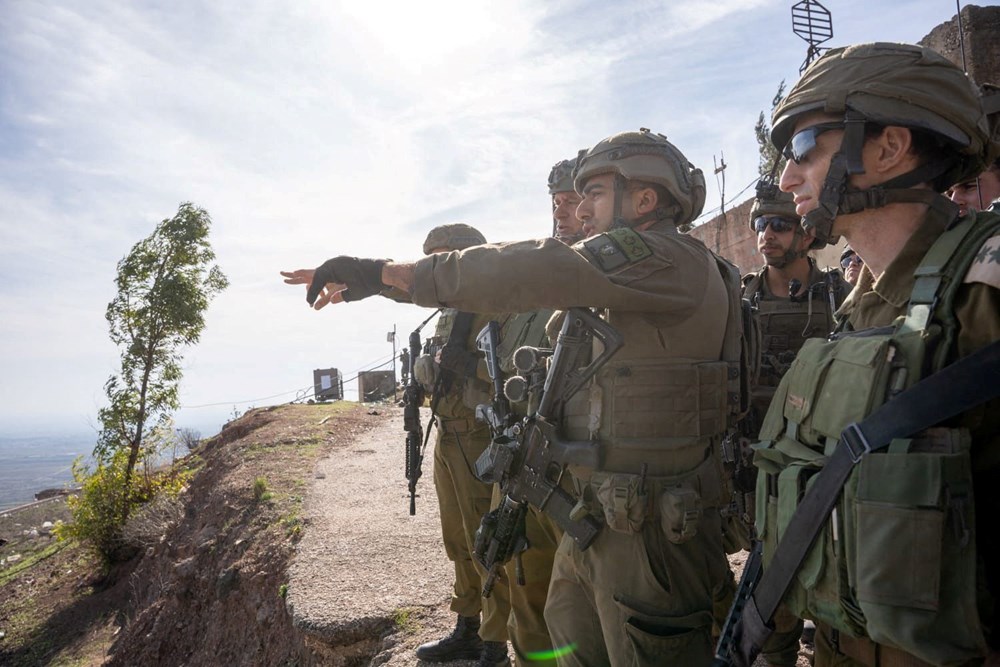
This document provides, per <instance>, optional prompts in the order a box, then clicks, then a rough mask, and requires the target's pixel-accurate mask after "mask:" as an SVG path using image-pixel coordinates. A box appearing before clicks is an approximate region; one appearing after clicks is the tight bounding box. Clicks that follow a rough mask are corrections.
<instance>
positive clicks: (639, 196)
mask: <svg viewBox="0 0 1000 667" xmlns="http://www.w3.org/2000/svg"><path fill="white" fill-rule="evenodd" d="M632 201H633V203H634V205H635V212H636V214H637V215H644V214H646V213H651V212H653V211H655V210H656V207H657V206H661V205H666V204H667V202H661V201H659V197H658V196H657V194H656V190H654V189H653V188H639V189H637V190H635V192H634V194H633V200H632Z"/></svg>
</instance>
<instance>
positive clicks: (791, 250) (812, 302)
mask: <svg viewBox="0 0 1000 667" xmlns="http://www.w3.org/2000/svg"><path fill="white" fill-rule="evenodd" d="M750 228H751V229H753V230H754V231H755V232H756V233H757V249H758V250H759V251H760V254H761V255H762V256H763V257H764V267H763V268H762V269H760V271H757V272H756V273H748V274H747V275H746V276H744V277H743V296H744V298H746V299H749V300H750V303H751V304H752V306H753V313H754V317H755V318H756V319H757V323H758V327H759V329H760V340H761V345H760V348H761V364H760V373H759V376H758V381H757V384H755V385H754V387H753V394H752V397H753V400H752V405H751V410H750V414H749V415H748V416H747V419H746V420H745V421H744V422H743V424H742V428H743V432H744V434H745V435H746V436H747V437H748V439H749V440H750V441H756V440H757V433H758V431H759V430H760V424H761V420H762V418H763V416H764V413H766V412H767V406H768V405H770V403H771V398H772V397H773V396H774V390H775V388H776V387H777V386H778V382H779V381H780V380H781V377H782V376H783V375H784V374H785V371H787V370H788V367H789V365H791V362H792V359H794V358H795V353H796V352H798V351H799V348H801V347H802V344H803V343H804V342H805V340H806V339H807V338H812V337H815V336H826V335H827V334H828V333H830V332H831V331H833V328H834V324H835V323H834V319H833V314H834V312H835V311H836V310H837V308H839V307H840V304H841V303H843V301H844V297H846V296H847V292H848V289H847V287H846V284H845V283H844V281H843V279H842V278H841V276H840V273H839V272H837V271H823V270H821V269H820V268H819V267H818V266H816V261H815V260H813V259H812V258H811V257H809V248H810V247H811V246H812V245H813V243H814V242H815V240H816V239H815V237H814V236H813V235H812V234H809V233H806V231H805V230H804V229H803V228H802V226H801V225H800V224H799V216H798V214H796V212H795V203H794V202H793V201H792V196H791V195H789V194H787V193H783V192H778V191H777V190H776V188H774V186H773V185H771V187H770V188H767V187H766V186H765V187H762V188H760V189H759V191H758V195H757V199H756V200H755V201H754V205H753V208H751V209H750ZM727 611H728V610H727ZM775 624H776V629H775V635H774V636H773V637H772V639H771V641H770V642H769V643H768V645H767V646H766V647H765V650H764V657H765V658H766V659H767V662H768V664H769V665H773V666H775V667H786V666H787V667H794V666H795V663H796V662H797V660H798V652H799V637H800V636H801V635H802V628H803V624H802V621H801V620H800V619H798V618H796V617H794V616H792V615H791V614H790V613H788V612H787V611H784V610H783V611H782V612H781V613H779V614H778V616H777V617H776V619H775Z"/></svg>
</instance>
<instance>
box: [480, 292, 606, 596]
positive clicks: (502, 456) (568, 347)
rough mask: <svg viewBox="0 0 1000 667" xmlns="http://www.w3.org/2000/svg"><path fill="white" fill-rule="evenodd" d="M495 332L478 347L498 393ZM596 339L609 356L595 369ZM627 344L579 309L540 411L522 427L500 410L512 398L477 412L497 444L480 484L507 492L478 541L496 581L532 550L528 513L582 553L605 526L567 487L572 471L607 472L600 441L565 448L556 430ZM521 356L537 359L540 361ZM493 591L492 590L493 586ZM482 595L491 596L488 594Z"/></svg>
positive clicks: (562, 335) (486, 457)
mask: <svg viewBox="0 0 1000 667" xmlns="http://www.w3.org/2000/svg"><path fill="white" fill-rule="evenodd" d="M490 324H495V323H492V322H491V323H490ZM495 332H496V328H494V329H492V330H491V328H490V327H489V326H487V327H486V328H484V329H483V331H481V332H480V334H479V336H478V337H477V339H476V343H477V346H478V347H479V349H480V350H482V351H483V352H484V353H485V355H486V367H487V370H488V371H489V373H490V377H491V378H492V379H493V382H494V387H500V386H502V381H501V378H502V372H501V370H500V360H499V359H498V358H497V355H496V337H495V335H494V334H495ZM595 338H597V339H598V340H600V341H601V343H602V344H603V350H602V351H601V353H600V355H598V356H597V357H596V358H595V359H593V360H590V361H589V362H588V361H587V360H588V359H589V355H590V354H591V349H592V342H593V340H594V339H595ZM623 343H624V341H623V340H622V338H621V336H620V335H619V334H618V332H617V331H616V330H615V329H614V328H613V327H611V325H609V324H608V323H607V322H605V321H604V320H602V319H600V318H599V317H597V316H596V315H594V314H593V313H592V312H591V311H590V310H588V309H582V308H572V309H570V310H569V311H568V312H567V313H566V319H565V320H564V322H563V327H562V330H561V331H560V332H559V337H558V341H557V343H556V347H555V350H554V352H553V353H552V358H551V365H550V367H549V370H548V374H547V375H546V377H545V385H544V387H543V389H542V392H543V393H542V398H541V401H540V402H539V405H538V410H537V411H536V412H535V413H534V414H529V415H528V416H527V417H525V418H524V419H523V420H522V421H519V422H512V420H511V419H510V416H509V414H510V413H509V405H507V406H506V407H500V406H503V405H504V403H505V401H506V398H504V399H501V402H500V403H498V402H497V400H498V399H494V405H492V406H480V407H479V408H478V409H477V411H476V412H477V417H478V418H481V419H483V420H484V421H487V423H489V424H490V428H491V430H492V432H493V436H494V437H493V440H492V442H491V443H490V445H489V447H487V449H486V450H485V451H484V452H483V453H482V455H481V456H480V457H479V459H478V460H477V461H476V476H477V477H479V479H481V480H482V481H484V482H486V483H488V484H489V483H499V484H500V489H501V491H502V492H503V500H502V501H501V504H500V507H498V508H497V510H494V511H493V512H491V513H489V514H487V515H486V516H485V517H484V518H483V523H482V525H481V526H480V530H479V533H478V534H477V543H479V544H481V545H482V546H483V547H484V549H482V550H477V552H476V557H477V559H478V560H479V562H480V563H481V564H482V565H483V567H485V568H486V569H487V571H489V572H490V573H491V575H492V574H493V573H494V572H496V571H498V566H501V565H503V563H504V562H506V561H507V560H510V558H511V557H512V556H516V555H518V554H519V553H520V552H521V551H523V550H524V549H525V548H527V542H526V541H523V540H519V538H520V537H521V535H522V534H523V521H524V515H525V513H526V512H527V506H528V505H531V506H532V507H534V508H536V509H538V510H539V511H542V512H545V513H546V514H548V515H549V516H551V517H552V518H553V520H555V522H556V523H557V524H558V525H559V527H560V528H562V529H563V531H565V532H566V534H567V535H569V536H570V537H571V538H572V539H573V540H574V541H575V542H576V543H577V545H578V546H579V547H580V549H581V550H583V549H586V548H587V547H589V546H590V545H591V543H592V542H593V541H594V539H595V538H596V537H597V535H598V533H599V532H600V530H601V524H600V523H599V522H598V521H597V520H596V519H594V518H593V517H592V516H590V515H589V514H586V513H585V514H583V516H578V514H579V512H574V509H575V508H576V505H577V503H576V499H575V498H574V497H573V496H572V495H570V494H569V493H567V492H566V491H565V490H564V489H563V488H562V487H561V486H560V483H561V481H562V475H563V471H564V470H565V467H566V465H567V464H570V463H572V464H576V465H580V466H585V467H589V468H599V467H600V450H599V445H598V444H597V443H596V442H593V441H586V442H572V441H566V440H563V439H562V438H561V437H560V436H559V434H558V433H557V430H556V424H558V423H559V420H560V419H561V417H562V413H563V410H564V408H565V405H566V402H567V401H568V400H569V399H570V398H572V396H573V395H574V394H575V393H576V392H577V391H579V390H580V389H581V388H582V387H583V386H584V385H585V384H586V383H587V382H588V381H589V380H590V379H591V378H592V377H593V376H594V375H595V374H596V373H597V371H599V370H600V369H601V367H602V366H604V364H605V363H607V361H608V360H609V359H610V358H611V357H612V356H614V354H615V353H617V352H618V350H619V349H620V348H621V346H622V345H623ZM524 349H525V348H521V350H524ZM521 350H519V351H518V352H520V351H521ZM517 356H518V355H515V357H517ZM520 356H521V357H522V358H523V357H524V356H529V357H534V358H536V359H537V355H523V354H522V355H520ZM519 370H520V369H519ZM498 408H499V409H498ZM515 521H518V522H520V524H521V525H520V526H518V525H517V524H515V523H514V522H515ZM501 522H507V523H501ZM494 545H495V546H494ZM487 583H490V584H491V587H492V582H491V581H488V582H487ZM483 594H484V596H487V597H488V595H489V591H488V590H487V589H486V587H485V586H484V591H483Z"/></svg>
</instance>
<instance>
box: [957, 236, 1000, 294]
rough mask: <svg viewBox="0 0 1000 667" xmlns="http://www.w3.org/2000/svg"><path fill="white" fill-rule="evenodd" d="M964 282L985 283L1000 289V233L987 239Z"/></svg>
mask: <svg viewBox="0 0 1000 667" xmlns="http://www.w3.org/2000/svg"><path fill="white" fill-rule="evenodd" d="M962 282H965V283H985V284H987V285H990V286H992V287H996V288H997V289H1000V235H998V236H992V237H990V238H988V239H986V243H984V244H983V245H982V247H981V248H980V249H979V252H977V253H976V257H975V259H973V260H972V264H971V265H970V266H969V270H968V271H967V272H966V274H965V279H964V280H963V281H962Z"/></svg>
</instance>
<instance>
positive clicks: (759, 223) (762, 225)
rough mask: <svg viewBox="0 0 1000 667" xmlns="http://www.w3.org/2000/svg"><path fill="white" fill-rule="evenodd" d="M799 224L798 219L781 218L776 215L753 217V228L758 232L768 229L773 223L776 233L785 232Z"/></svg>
mask: <svg viewBox="0 0 1000 667" xmlns="http://www.w3.org/2000/svg"><path fill="white" fill-rule="evenodd" d="M798 224H799V221H798V220H789V219H788V218H779V217H778V216H776V215H761V216H758V217H756V218H754V219H753V229H754V231H755V232H757V233H758V234H760V233H762V232H763V231H764V230H765V229H767V226H768V225H771V229H772V230H773V231H774V233H775V234H783V233H785V232H790V231H791V230H793V229H795V227H796V225H798Z"/></svg>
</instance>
